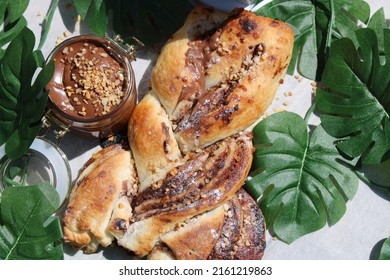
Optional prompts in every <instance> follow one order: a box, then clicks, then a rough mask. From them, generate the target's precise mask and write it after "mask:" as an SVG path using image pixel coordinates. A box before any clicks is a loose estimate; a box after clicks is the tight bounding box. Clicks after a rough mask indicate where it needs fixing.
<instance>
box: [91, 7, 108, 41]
mask: <svg viewBox="0 0 390 280" xmlns="http://www.w3.org/2000/svg"><path fill="white" fill-rule="evenodd" d="M107 24H108V12H107V10H106V3H105V2H104V1H102V0H98V1H97V0H96V1H94V2H93V9H92V10H91V16H90V18H89V26H90V27H91V30H92V32H94V33H95V34H96V35H98V36H104V34H105V33H106V29H107Z"/></svg>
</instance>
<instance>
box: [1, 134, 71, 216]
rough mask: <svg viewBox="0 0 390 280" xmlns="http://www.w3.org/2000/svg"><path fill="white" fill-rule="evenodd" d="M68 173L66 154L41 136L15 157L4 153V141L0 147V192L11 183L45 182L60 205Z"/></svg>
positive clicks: (66, 195)
mask: <svg viewBox="0 0 390 280" xmlns="http://www.w3.org/2000/svg"><path fill="white" fill-rule="evenodd" d="M71 175H72V174H71V169H70V166H69V162H68V159H67V157H66V155H65V154H64V153H63V151H62V150H61V149H60V148H59V147H58V146H56V145H55V144H54V143H52V142H50V141H48V140H46V139H44V138H41V137H37V138H35V140H34V141H33V143H32V144H31V146H30V148H29V150H28V151H27V152H26V153H25V154H24V155H23V156H22V157H20V158H18V159H11V158H9V157H8V156H7V155H6V154H5V145H3V146H1V147H0V193H1V192H2V191H3V190H4V189H5V188H8V187H13V184H18V185H25V186H31V185H35V184H39V183H42V182H48V183H50V185H52V186H53V187H54V188H55V189H56V191H57V192H58V194H59V197H60V206H59V208H61V206H62V204H63V203H64V201H65V200H66V198H67V197H68V194H69V191H70V188H71V183H72V176H71Z"/></svg>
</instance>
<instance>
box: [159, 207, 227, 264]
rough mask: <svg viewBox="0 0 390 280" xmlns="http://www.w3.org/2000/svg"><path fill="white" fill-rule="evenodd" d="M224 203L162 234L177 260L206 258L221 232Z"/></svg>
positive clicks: (162, 238) (163, 240)
mask: <svg viewBox="0 0 390 280" xmlns="http://www.w3.org/2000/svg"><path fill="white" fill-rule="evenodd" d="M223 221H224V209H223V205H221V206H218V207H216V208H214V209H212V210H210V211H207V212H205V213H202V214H200V215H198V216H196V217H193V218H192V219H190V220H189V221H186V222H185V223H183V225H182V226H180V227H179V228H177V229H174V230H172V231H170V232H168V233H166V234H165V235H163V236H161V241H162V242H164V243H165V244H166V245H167V246H168V247H169V249H170V250H171V251H172V253H173V254H174V255H175V257H176V259H177V260H205V259H207V257H208V256H209V255H210V252H211V250H212V249H213V248H214V246H215V244H216V243H217V240H218V238H219V236H220V234H221V229H222V225H223Z"/></svg>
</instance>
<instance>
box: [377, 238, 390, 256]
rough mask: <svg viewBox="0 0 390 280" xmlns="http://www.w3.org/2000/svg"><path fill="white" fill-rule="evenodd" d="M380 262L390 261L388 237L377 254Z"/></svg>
mask: <svg viewBox="0 0 390 280" xmlns="http://www.w3.org/2000/svg"><path fill="white" fill-rule="evenodd" d="M379 259H380V260H390V237H389V238H387V239H386V240H385V242H384V243H383V245H382V248H381V251H380V253H379Z"/></svg>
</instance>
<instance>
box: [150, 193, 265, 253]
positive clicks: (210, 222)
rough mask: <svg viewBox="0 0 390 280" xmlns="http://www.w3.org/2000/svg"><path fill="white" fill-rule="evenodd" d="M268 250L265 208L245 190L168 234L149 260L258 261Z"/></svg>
mask: <svg viewBox="0 0 390 280" xmlns="http://www.w3.org/2000/svg"><path fill="white" fill-rule="evenodd" d="M264 250H265V223H264V219H263V215H262V213H261V210H260V209H259V208H258V207H257V205H256V203H255V201H254V200H253V199H252V197H250V196H249V194H248V193H247V192H245V191H244V189H240V190H239V191H238V192H237V193H236V194H235V195H234V196H233V197H232V198H231V199H230V200H229V201H227V202H226V203H225V204H223V205H222V206H219V207H217V208H215V209H213V210H211V211H208V212H206V213H203V214H201V215H198V216H196V217H194V218H191V219H190V220H189V221H186V222H184V223H182V225H180V226H179V227H177V228H175V229H174V230H172V231H170V232H168V233H166V234H165V235H163V236H162V237H161V241H160V242H159V243H158V244H156V246H155V247H154V248H153V250H152V252H151V253H150V254H149V255H148V259H153V260H161V259H170V260H172V259H178V260H182V259H200V260H202V259H214V260H215V259H217V260H233V259H241V260H257V259H261V258H262V256H263V254H264Z"/></svg>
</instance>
